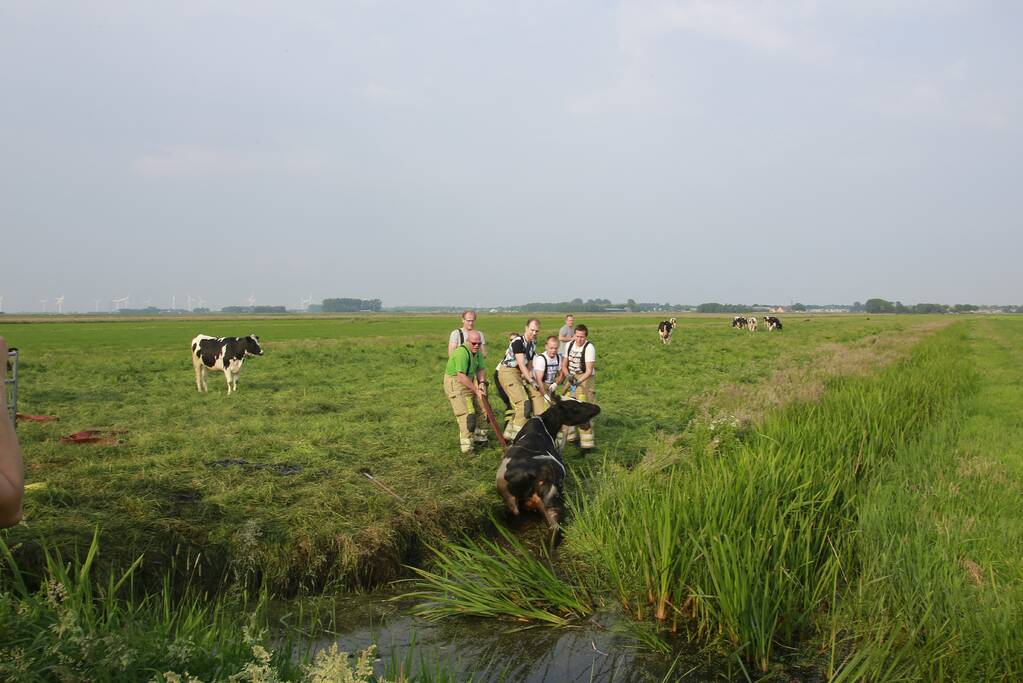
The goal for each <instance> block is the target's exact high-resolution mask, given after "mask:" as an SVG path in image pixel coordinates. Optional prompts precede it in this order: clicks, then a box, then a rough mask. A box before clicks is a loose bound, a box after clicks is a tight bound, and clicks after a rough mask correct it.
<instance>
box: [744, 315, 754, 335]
mask: <svg viewBox="0 0 1023 683" xmlns="http://www.w3.org/2000/svg"><path fill="white" fill-rule="evenodd" d="M746 329H747V330H749V331H750V332H756V331H757V316H755V315H751V316H750V317H749V319H748V320H747V321H746Z"/></svg>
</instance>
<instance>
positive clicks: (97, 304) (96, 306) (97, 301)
mask: <svg viewBox="0 0 1023 683" xmlns="http://www.w3.org/2000/svg"><path fill="white" fill-rule="evenodd" d="M92 301H93V303H94V304H95V305H94V306H93V308H95V309H96V312H97V313H99V301H100V300H99V299H93V300H92Z"/></svg>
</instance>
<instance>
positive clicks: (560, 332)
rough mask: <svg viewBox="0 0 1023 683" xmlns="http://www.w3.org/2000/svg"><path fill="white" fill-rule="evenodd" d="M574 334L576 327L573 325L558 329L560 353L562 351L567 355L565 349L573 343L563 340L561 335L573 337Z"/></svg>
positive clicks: (562, 353)
mask: <svg viewBox="0 0 1023 683" xmlns="http://www.w3.org/2000/svg"><path fill="white" fill-rule="evenodd" d="M574 334H575V328H574V327H572V326H571V325H562V326H561V329H560V330H558V353H560V354H561V355H565V349H567V348H568V345H569V344H571V343H572V342H571V341H567V342H563V341H561V337H571V336H572V335H574Z"/></svg>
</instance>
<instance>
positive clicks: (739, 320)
mask: <svg viewBox="0 0 1023 683" xmlns="http://www.w3.org/2000/svg"><path fill="white" fill-rule="evenodd" d="M732 327H734V328H736V329H737V330H745V329H746V318H744V317H742V316H741V315H737V316H735V317H734V318H732Z"/></svg>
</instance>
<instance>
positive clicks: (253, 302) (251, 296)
mask: <svg viewBox="0 0 1023 683" xmlns="http://www.w3.org/2000/svg"><path fill="white" fill-rule="evenodd" d="M248 302H249V308H254V307H255V305H256V293H255V292H250V293H249V298H248Z"/></svg>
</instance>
